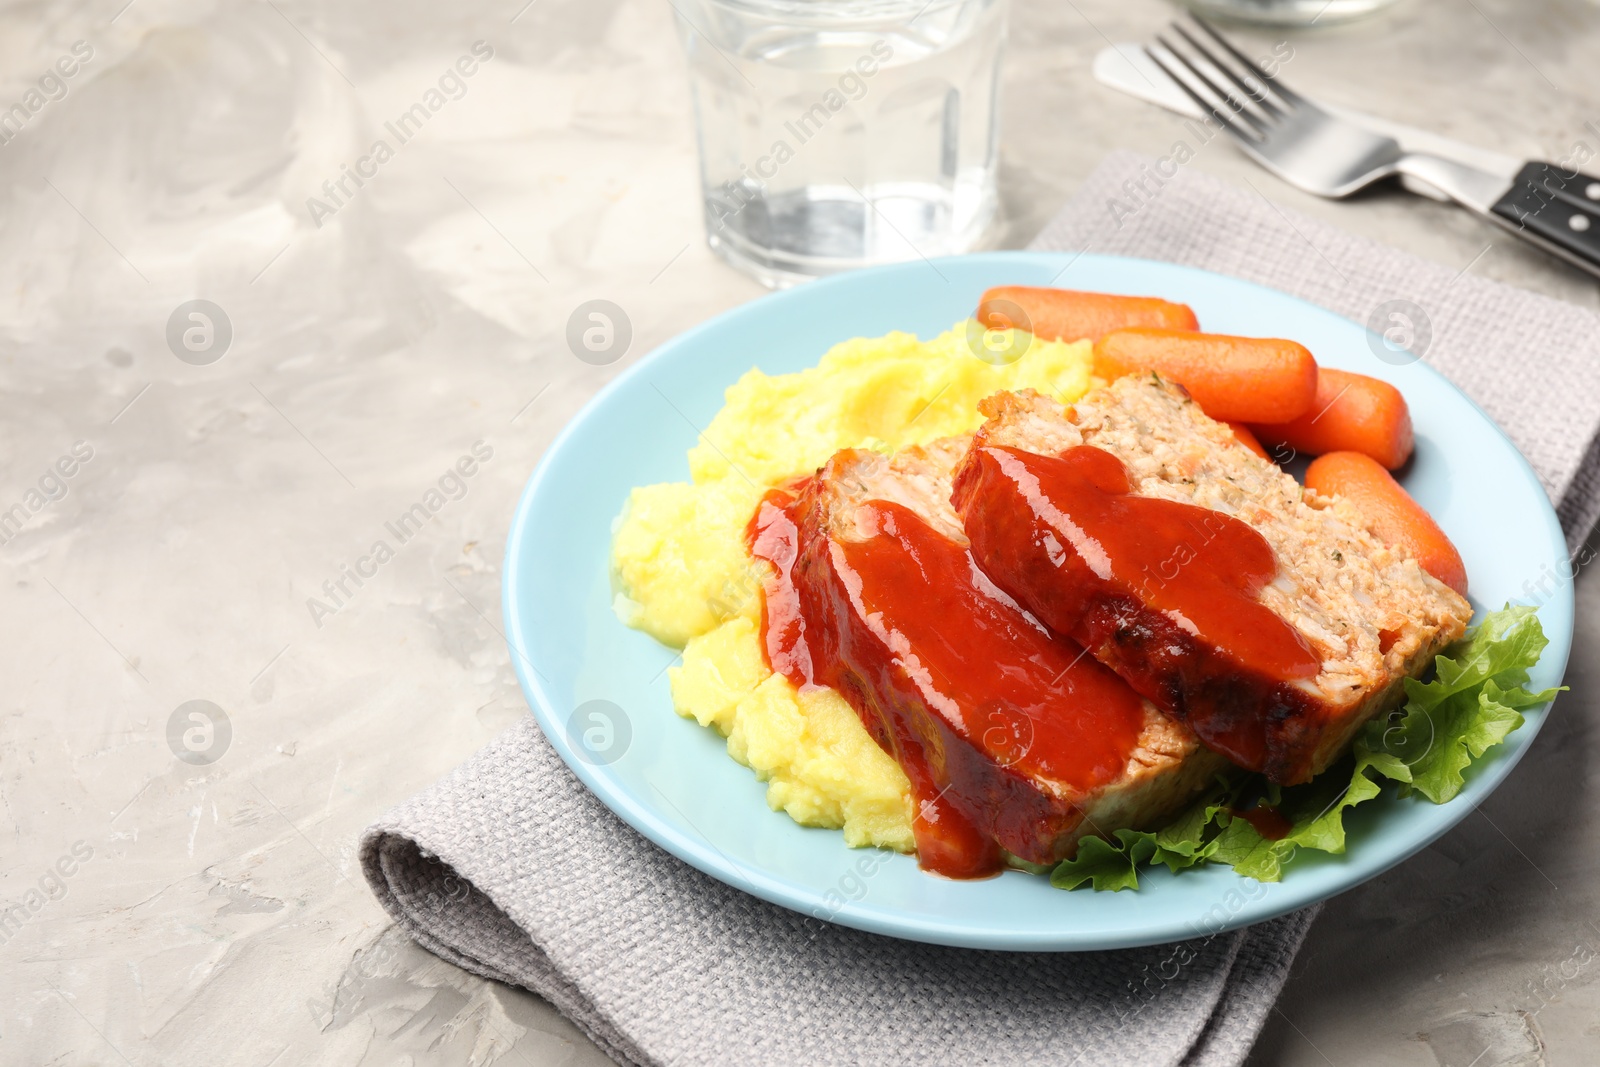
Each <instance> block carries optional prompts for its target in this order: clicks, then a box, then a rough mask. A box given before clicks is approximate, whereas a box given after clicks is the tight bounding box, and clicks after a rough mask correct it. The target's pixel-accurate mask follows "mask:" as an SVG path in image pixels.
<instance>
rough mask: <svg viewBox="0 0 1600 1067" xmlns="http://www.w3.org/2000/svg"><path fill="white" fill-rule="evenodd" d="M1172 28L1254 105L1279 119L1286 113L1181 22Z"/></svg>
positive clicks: (1252, 68)
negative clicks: (1208, 48)
mask: <svg viewBox="0 0 1600 1067" xmlns="http://www.w3.org/2000/svg"><path fill="white" fill-rule="evenodd" d="M1172 28H1173V29H1174V30H1177V31H1178V35H1179V36H1180V37H1182V38H1183V39H1184V40H1185V41H1188V42H1189V47H1190V48H1192V49H1194V50H1195V53H1196V54H1197V55H1199V56H1201V57H1202V58H1203V59H1205V61H1206V62H1207V63H1210V64H1211V65H1212V66H1213V67H1215V68H1217V70H1219V71H1221V72H1222V74H1223V75H1224V76H1225V77H1226V78H1227V79H1228V80H1229V81H1231V82H1232V83H1233V84H1234V85H1237V86H1238V87H1239V91H1240V92H1242V93H1244V94H1245V95H1246V96H1248V97H1249V98H1250V99H1251V100H1254V101H1255V102H1256V105H1257V106H1258V107H1260V108H1261V110H1263V111H1265V112H1266V113H1267V114H1268V115H1269V116H1270V117H1271V118H1274V119H1281V118H1283V117H1284V116H1285V114H1287V113H1286V112H1285V111H1284V110H1283V109H1282V108H1280V107H1279V106H1278V105H1277V104H1275V103H1273V101H1272V99H1271V98H1270V97H1268V96H1267V95H1266V94H1265V93H1263V92H1262V91H1261V90H1260V89H1258V88H1256V87H1255V86H1253V85H1251V84H1250V83H1249V82H1247V81H1245V80H1244V79H1243V78H1241V77H1239V75H1238V74H1236V73H1234V70H1233V67H1232V66H1231V65H1230V64H1227V63H1223V62H1221V61H1220V60H1219V59H1218V58H1217V57H1216V55H1215V54H1213V53H1212V52H1210V51H1208V50H1207V49H1206V46H1205V45H1203V44H1201V43H1200V42H1199V41H1197V40H1195V39H1194V35H1193V34H1191V33H1190V32H1189V31H1188V29H1187V28H1185V27H1184V25H1183V24H1182V23H1181V22H1174V23H1173V24H1172ZM1250 73H1251V74H1252V76H1253V75H1254V74H1255V68H1254V67H1251V68H1250Z"/></svg>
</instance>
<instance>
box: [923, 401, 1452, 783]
mask: <svg viewBox="0 0 1600 1067" xmlns="http://www.w3.org/2000/svg"><path fill="white" fill-rule="evenodd" d="M981 407H982V410H983V412H984V414H985V415H987V416H988V417H989V418H988V422H987V423H986V424H985V425H984V426H983V427H982V428H981V429H980V430H979V432H978V434H977V435H976V436H975V438H974V439H973V443H972V447H971V449H970V450H969V452H968V455H967V456H966V457H965V458H964V460H963V462H962V466H961V468H960V470H959V471H958V473H957V478H956V486H955V506H956V508H957V509H958V511H959V512H960V514H961V517H962V520H963V524H964V527H965V530H966V532H967V534H968V536H969V537H970V538H971V542H972V551H973V555H974V558H975V559H976V560H977V561H978V564H979V565H980V566H981V567H982V568H983V569H984V571H985V573H987V574H988V575H989V577H991V578H992V579H993V580H994V581H995V582H996V584H998V585H999V586H1000V587H1001V588H1003V589H1005V590H1006V591H1007V592H1009V593H1010V594H1011V595H1012V596H1014V597H1016V599H1017V600H1018V601H1019V602H1020V603H1021V604H1022V605H1023V606H1025V607H1026V608H1028V609H1029V610H1030V611H1032V612H1033V613H1034V614H1035V615H1036V616H1038V617H1039V618H1040V619H1041V620H1043V621H1044V622H1045V623H1046V624H1047V625H1049V626H1051V627H1052V628H1054V629H1056V630H1058V631H1059V632H1061V633H1064V634H1066V635H1068V636H1071V637H1072V638H1074V639H1075V640H1077V641H1079V642H1082V643H1083V644H1084V645H1085V646H1086V647H1088V648H1089V649H1090V651H1091V652H1092V653H1093V654H1094V655H1095V656H1096V657H1097V658H1098V659H1099V660H1100V661H1101V662H1102V663H1104V664H1106V665H1107V666H1108V667H1110V668H1111V669H1113V670H1115V671H1116V672H1117V673H1118V674H1120V675H1121V676H1122V677H1123V678H1125V679H1126V680H1127V681H1128V683H1129V684H1130V685H1132V686H1133V687H1134V688H1135V689H1136V690H1138V691H1139V692H1141V693H1143V694H1144V695H1145V696H1147V697H1149V698H1150V699H1151V700H1153V701H1155V703H1156V704H1157V705H1159V706H1160V707H1162V708H1163V709H1165V710H1167V711H1169V712H1170V713H1171V714H1172V715H1174V716H1175V717H1176V718H1178V719H1180V720H1182V721H1184V722H1186V723H1188V724H1189V725H1190V726H1191V727H1192V728H1193V729H1194V730H1195V732H1196V733H1197V734H1198V735H1199V736H1200V739H1201V740H1202V741H1203V742H1205V743H1206V744H1207V745H1208V746H1210V747H1212V748H1214V749H1216V750H1217V751H1220V752H1222V753H1224V754H1225V755H1227V756H1228V757H1229V758H1230V759H1232V760H1233V761H1234V762H1236V763H1238V764H1239V765H1241V766H1244V767H1247V768H1250V769H1252V770H1258V771H1261V772H1263V773H1265V774H1266V775H1267V776H1268V777H1269V778H1271V779H1272V780H1273V781H1276V782H1280V783H1286V784H1288V783H1295V782H1303V781H1305V780H1307V779H1309V778H1310V777H1311V776H1312V775H1314V774H1316V773H1318V772H1319V771H1321V770H1322V769H1323V768H1325V767H1326V766H1327V765H1328V764H1329V763H1330V762H1332V761H1333V760H1334V759H1336V758H1337V757H1338V756H1339V755H1340V754H1341V753H1342V752H1343V751H1344V749H1345V747H1346V746H1347V744H1348V743H1349V742H1350V740H1351V738H1353V737H1354V735H1355V732H1356V730H1357V729H1358V728H1359V727H1360V726H1361V725H1362V724H1363V723H1365V722H1366V721H1367V720H1369V719H1370V718H1372V717H1373V716H1374V715H1376V714H1378V713H1380V712H1382V711H1386V710H1387V709H1389V708H1391V707H1392V706H1394V705H1395V704H1396V703H1398V702H1399V700H1400V699H1402V697H1403V692H1404V690H1403V686H1402V681H1403V679H1405V678H1406V677H1407V676H1416V675H1419V674H1421V673H1422V672H1423V671H1424V670H1425V669H1426V667H1427V666H1428V664H1429V663H1430V662H1431V661H1432V658H1433V656H1434V655H1435V654H1436V653H1438V652H1439V651H1440V650H1442V649H1443V648H1444V647H1445V646H1446V645H1448V644H1449V643H1450V642H1452V641H1454V640H1456V639H1457V638H1459V637H1460V636H1461V634H1462V633H1463V631H1464V630H1465V628H1466V625H1467V622H1468V620H1469V619H1470V618H1471V615H1472V609H1471V608H1470V607H1469V606H1468V604H1467V602H1466V600H1464V599H1463V598H1462V597H1460V596H1459V595H1457V594H1456V593H1455V592H1453V591H1452V590H1450V589H1449V588H1448V587H1446V586H1445V585H1444V584H1443V583H1441V582H1439V581H1438V580H1436V579H1435V578H1433V577H1432V576H1431V575H1429V574H1427V573H1426V572H1424V571H1423V570H1422V569H1421V567H1420V566H1418V564H1417V562H1416V560H1414V559H1412V558H1411V557H1410V556H1408V555H1407V554H1406V553H1405V551H1404V550H1403V549H1401V548H1398V547H1396V546H1392V545H1387V544H1384V543H1383V542H1381V541H1379V540H1378V539H1377V538H1376V537H1374V536H1373V535H1372V534H1371V533H1370V532H1369V530H1368V529H1367V524H1366V522H1365V521H1364V520H1363V518H1362V516H1361V514H1360V513H1359V512H1358V511H1357V510H1356V509H1355V508H1354V507H1353V506H1352V505H1351V504H1350V503H1349V502H1347V501H1345V500H1343V499H1340V498H1326V497H1319V496H1318V495H1317V494H1315V493H1312V492H1307V491H1303V490H1302V488H1301V487H1300V485H1299V484H1298V483H1297V482H1295V480H1294V479H1293V478H1292V477H1290V476H1289V475H1287V474H1285V473H1284V472H1282V471H1281V470H1279V469H1278V467H1277V466H1276V465H1274V464H1272V463H1270V462H1268V461H1266V460H1263V459H1261V458H1260V457H1259V456H1257V455H1255V454H1254V453H1252V452H1251V451H1250V450H1249V449H1247V448H1245V447H1244V446H1242V445H1240V444H1239V443H1238V442H1237V440H1236V439H1235V438H1234V437H1233V434H1232V432H1231V431H1230V430H1229V429H1228V427H1227V426H1225V425H1223V424H1221V423H1218V422H1216V421H1213V420H1212V419H1210V418H1208V417H1207V416H1206V415H1205V414H1204V413H1203V412H1201V410H1200V408H1199V406H1198V405H1196V404H1195V403H1194V402H1193V401H1192V400H1190V399H1189V397H1188V395H1187V394H1186V393H1185V392H1184V391H1183V389H1182V388H1181V387H1179V386H1176V385H1174V384H1172V383H1169V382H1165V381H1163V380H1161V379H1160V378H1159V377H1157V376H1155V375H1139V376H1129V377H1125V378H1122V379H1119V380H1118V381H1116V382H1114V383H1113V384H1112V385H1110V386H1108V387H1106V388H1102V389H1098V390H1095V391H1094V392H1092V393H1090V394H1089V395H1088V396H1086V397H1084V398H1083V399H1082V400H1080V401H1079V402H1078V403H1077V404H1076V405H1074V407H1073V408H1072V409H1070V410H1064V409H1063V408H1062V407H1061V405H1059V404H1057V403H1055V402H1054V401H1052V400H1050V399H1048V398H1045V397H1041V396H1039V395H1037V394H1034V393H1031V392H1024V393H1000V394H997V395H995V396H993V397H990V398H988V399H987V400H985V401H984V402H983V404H982V405H981ZM1079 445H1090V446H1093V447H1094V448H1097V449H1102V450H1104V451H1105V452H1109V453H1110V454H1111V455H1113V456H1115V457H1116V458H1117V459H1118V460H1120V461H1121V463H1122V465H1123V467H1124V468H1125V469H1126V473H1127V481H1128V483H1129V484H1130V485H1131V495H1132V496H1137V497H1149V498H1156V499H1161V500H1169V501H1177V502H1180V503H1185V504H1193V505H1197V506H1199V507H1201V508H1206V509H1212V510H1213V511H1218V512H1222V513H1224V514H1226V515H1228V516H1232V517H1233V518H1236V519H1238V520H1241V521H1242V522H1243V523H1245V524H1247V525H1248V526H1249V527H1250V528H1252V529H1254V530H1255V531H1257V532H1258V533H1259V534H1260V535H1261V537H1262V538H1264V539H1265V541H1266V543H1267V545H1268V546H1270V548H1271V552H1272V556H1273V558H1274V559H1275V562H1276V573H1275V574H1273V575H1272V576H1271V580H1270V581H1268V582H1267V584H1266V585H1265V586H1264V587H1263V588H1261V589H1260V591H1259V593H1258V594H1257V596H1258V597H1259V603H1260V604H1262V605H1264V606H1265V607H1266V608H1267V609H1269V610H1270V612H1271V614H1272V615H1273V616H1276V617H1277V618H1279V619H1282V620H1283V621H1284V622H1286V623H1287V624H1288V625H1289V626H1290V627H1292V628H1293V631H1294V632H1296V633H1298V634H1299V635H1300V637H1301V638H1303V640H1304V642H1305V643H1307V644H1309V646H1310V647H1311V649H1312V650H1313V651H1314V653H1315V657H1314V658H1313V659H1312V660H1311V661H1310V662H1311V663H1312V664H1313V665H1314V664H1315V662H1316V660H1317V659H1320V669H1316V671H1315V676H1314V677H1303V678H1299V679H1297V680H1294V681H1284V680H1283V679H1282V678H1281V677H1278V678H1266V677H1263V676H1260V675H1258V674H1256V673H1254V672H1253V671H1252V670H1250V669H1249V668H1248V667H1241V666H1239V665H1238V663H1237V661H1236V660H1233V659H1230V657H1229V656H1228V655H1227V654H1226V653H1225V651H1224V650H1223V649H1222V648H1220V647H1219V646H1218V643H1217V642H1216V641H1215V640H1213V639H1212V637H1208V634H1207V633H1204V632H1193V629H1194V628H1193V627H1192V626H1190V627H1187V628H1186V627H1185V625H1183V624H1182V620H1178V621H1175V620H1174V618H1173V617H1172V613H1171V612H1166V613H1164V612H1162V611H1160V610H1156V609H1155V608H1154V607H1152V605H1151V603H1150V600H1151V597H1150V596H1149V589H1150V587H1149V586H1148V585H1144V586H1141V585H1140V584H1138V583H1132V582H1125V581H1121V580H1119V579H1117V578H1116V577H1115V576H1109V575H1105V574H1096V573H1095V566H1094V561H1087V562H1086V561H1085V560H1084V558H1083V557H1082V555H1081V554H1080V553H1079V552H1077V551H1076V550H1074V549H1071V548H1069V549H1068V550H1067V552H1066V554H1065V556H1063V555H1062V553H1061V544H1058V543H1057V541H1058V539H1057V538H1055V537H1041V536H1040V534H1039V532H1038V531H1039V530H1041V529H1044V528H1046V526H1048V524H1049V523H1051V522H1058V521H1059V520H1058V519H1052V518H1049V517H1048V516H1043V515H1042V514H1040V513H1038V509H1037V507H1036V505H1033V504H1030V503H1029V501H1028V499H1027V495H1028V494H1027V492H1026V491H1024V489H1023V488H1021V487H1020V484H1019V483H1018V482H1017V480H1016V479H1015V478H1013V477H1011V476H1010V475H1008V474H1006V473H1005V472H1004V471H1002V469H1001V468H1002V467H1003V466H1005V463H1006V460H1007V458H1008V456H1009V457H1010V458H1012V459H1016V458H1017V457H1018V455H1019V454H1022V453H1031V454H1034V455H1039V456H1054V457H1062V456H1065V455H1067V454H1068V452H1069V450H1071V449H1073V448H1075V447H1076V446H1079ZM1022 459H1024V460H1026V456H1022ZM1012 467H1013V468H1015V467H1016V464H1015V463H1013V464H1012ZM1023 512H1027V514H1023ZM1219 521H1220V520H1219ZM1030 523H1032V524H1033V525H1032V526H1031V527H1030V525H1029V524H1030ZM1041 524H1044V525H1041ZM1046 541H1048V542H1049V544H1048V545H1047V544H1045V543H1044V542H1046ZM1060 542H1061V543H1062V544H1064V543H1067V538H1066V537H1065V536H1063V537H1062V538H1061V539H1060ZM1052 554H1054V558H1052ZM1101 570H1102V571H1103V570H1104V568H1101ZM1269 621H1270V617H1269Z"/></svg>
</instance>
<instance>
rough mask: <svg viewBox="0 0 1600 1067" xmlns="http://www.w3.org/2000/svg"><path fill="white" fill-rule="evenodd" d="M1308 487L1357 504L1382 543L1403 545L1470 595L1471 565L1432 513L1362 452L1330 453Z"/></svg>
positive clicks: (1315, 465)
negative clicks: (1469, 575) (1468, 583)
mask: <svg viewBox="0 0 1600 1067" xmlns="http://www.w3.org/2000/svg"><path fill="white" fill-rule="evenodd" d="M1306 488H1307V489H1314V490H1316V491H1317V492H1319V493H1322V494H1324V495H1327V496H1342V497H1344V498H1345V499H1346V500H1348V501H1350V503H1352V504H1354V505H1355V506H1356V509H1357V510H1358V511H1360V512H1361V514H1362V515H1363V516H1364V517H1365V518H1366V520H1367V522H1368V524H1369V527H1370V529H1371V530H1372V533H1373V535H1374V536H1375V537H1377V538H1378V539H1379V540H1380V541H1385V542H1387V543H1389V544H1391V545H1399V546H1400V547H1401V548H1404V549H1405V550H1406V551H1407V552H1409V553H1411V555H1413V556H1415V557H1416V560H1417V562H1418V563H1419V564H1421V566H1422V569H1423V570H1425V571H1427V572H1428V573H1429V574H1431V575H1433V576H1434V577H1435V578H1437V579H1439V580H1440V581H1441V582H1443V583H1444V584H1445V585H1448V586H1449V587H1450V588H1451V589H1454V590H1455V591H1456V592H1458V593H1460V594H1461V595H1462V596H1466V595H1467V569H1466V566H1465V565H1464V564H1462V562H1461V553H1459V552H1457V551H1456V546H1455V545H1453V544H1451V543H1450V538H1448V537H1446V536H1445V534H1444V531H1443V530H1441V529H1439V524H1438V523H1436V522H1434V521H1433V516H1431V515H1429V514H1428V513H1427V512H1426V511H1424V510H1423V509H1422V505H1421V504H1418V503H1417V502H1416V501H1415V500H1412V499H1411V497H1410V495H1409V494H1407V493H1406V491H1405V490H1404V489H1402V488H1400V483H1399V482H1397V481H1395V480H1394V478H1393V477H1391V476H1390V474H1389V472H1388V471H1386V470H1384V469H1383V468H1382V467H1381V466H1379V465H1378V461H1377V460H1375V459H1373V458H1372V457H1371V456H1368V455H1365V454H1363V453H1361V452H1329V453H1328V454H1327V455H1325V456H1320V457H1318V458H1317V459H1315V460H1313V461H1312V463H1311V466H1310V467H1308V468H1306Z"/></svg>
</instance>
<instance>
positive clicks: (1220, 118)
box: [1144, 38, 1260, 143]
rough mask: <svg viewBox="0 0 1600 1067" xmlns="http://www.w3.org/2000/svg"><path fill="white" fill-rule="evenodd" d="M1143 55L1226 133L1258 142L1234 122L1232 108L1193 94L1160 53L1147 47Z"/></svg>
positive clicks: (1192, 88)
mask: <svg viewBox="0 0 1600 1067" xmlns="http://www.w3.org/2000/svg"><path fill="white" fill-rule="evenodd" d="M1157 40H1158V41H1159V40H1160V38H1157ZM1162 48H1163V49H1165V48H1167V46H1166V44H1165V43H1163V44H1162ZM1144 54H1145V55H1147V56H1149V57H1150V59H1151V61H1152V62H1154V63H1155V65H1156V66H1158V67H1160V68H1161V69H1162V71H1163V72H1165V73H1166V75H1167V77H1169V78H1171V79H1172V81H1173V84H1175V85H1177V87H1178V88H1180V89H1182V90H1183V91H1184V92H1185V93H1186V94H1188V96H1189V99H1191V100H1193V101H1194V102H1195V103H1196V104H1198V105H1199V107H1200V110H1201V111H1204V112H1206V113H1207V114H1209V115H1210V116H1211V117H1212V118H1214V119H1216V120H1217V123H1218V124H1219V125H1220V126H1221V127H1222V128H1223V129H1224V130H1226V131H1227V132H1228V133H1230V134H1232V135H1233V136H1234V137H1236V138H1238V139H1239V140H1241V141H1250V142H1252V143H1253V142H1256V141H1259V140H1260V136H1259V134H1256V133H1252V132H1250V131H1247V130H1246V129H1245V128H1244V126H1243V125H1242V124H1240V123H1238V122H1235V121H1234V118H1233V109H1232V108H1229V107H1226V106H1225V105H1224V106H1223V107H1220V108H1219V107H1218V105H1217V104H1216V103H1213V102H1212V101H1210V100H1207V99H1206V98H1205V97H1203V96H1201V95H1200V94H1199V93H1197V92H1195V90H1194V87H1193V86H1191V85H1190V84H1189V79H1187V78H1185V77H1184V76H1183V75H1181V74H1179V73H1178V71H1177V69H1176V68H1174V67H1172V66H1169V65H1168V64H1167V61H1166V60H1165V59H1162V58H1161V53H1160V52H1157V51H1156V50H1155V49H1153V48H1150V47H1148V46H1147V47H1146V48H1145V50H1144ZM1172 54H1173V55H1175V56H1176V55H1177V53H1176V52H1174V53H1172ZM1178 58H1179V59H1180V60H1181V59H1182V58H1183V57H1182V56H1178Z"/></svg>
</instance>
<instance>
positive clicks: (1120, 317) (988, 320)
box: [977, 285, 1200, 341]
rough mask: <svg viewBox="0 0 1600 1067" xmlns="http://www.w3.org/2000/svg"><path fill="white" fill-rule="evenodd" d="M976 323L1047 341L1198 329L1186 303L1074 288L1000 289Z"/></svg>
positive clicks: (981, 305)
mask: <svg viewBox="0 0 1600 1067" xmlns="http://www.w3.org/2000/svg"><path fill="white" fill-rule="evenodd" d="M977 318H978V321H979V322H981V323H983V324H984V326H986V327H988V328H989V329H991V330H1003V329H1008V328H1013V327H1014V328H1016V329H1019V330H1027V331H1028V332H1029V333H1031V334H1033V335H1034V336H1035V337H1041V338H1043V339H1045V340H1047V341H1082V340H1090V341H1098V340H1100V338H1102V337H1104V336H1105V335H1106V334H1108V333H1110V332H1111V331H1112V330H1121V329H1124V328H1126V327H1129V326H1165V327H1167V328H1169V329H1174V330H1198V329H1199V328H1200V324H1199V322H1197V321H1196V320H1195V317H1194V312H1193V311H1191V310H1190V308H1189V305H1187V304H1174V303H1171V302H1170V301H1166V300H1162V299H1160V298H1159V297H1154V296H1115V295H1113V294H1111V293H1084V292H1079V291H1078V290H1076V289H1041V288H1036V287H1034V286H1029V285H1002V286H999V287H997V288H994V289H990V290H989V291H988V292H986V293H984V294H983V299H982V300H980V301H979V302H978V314H977Z"/></svg>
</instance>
